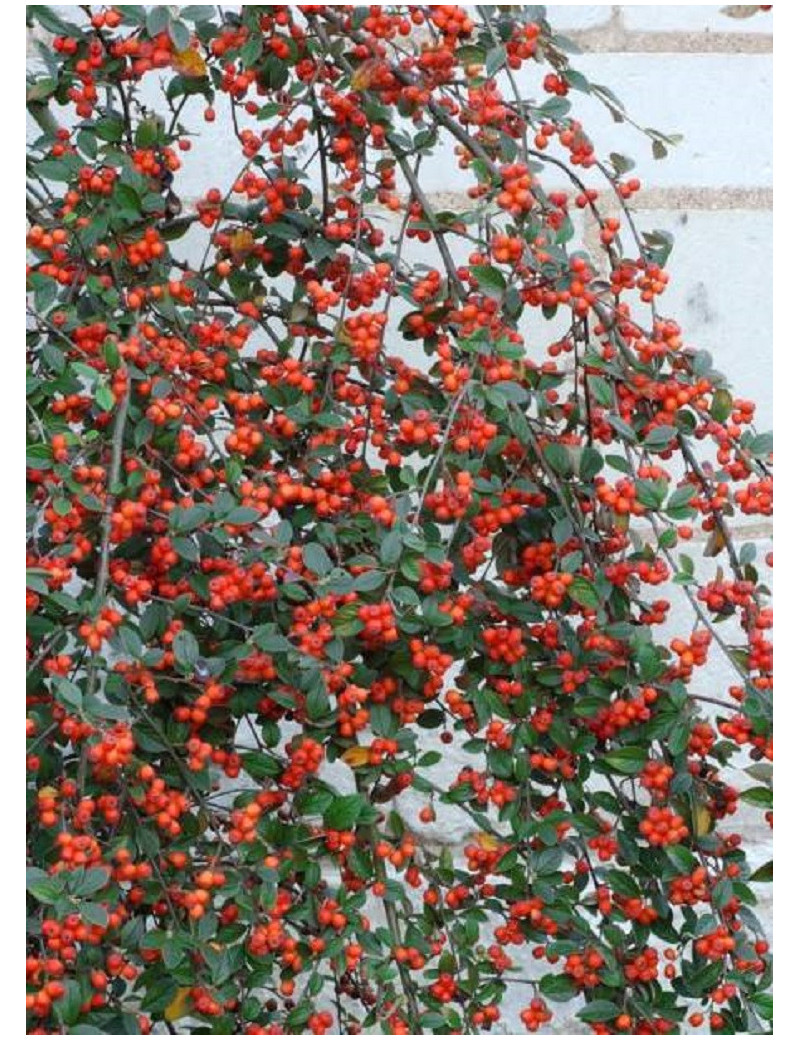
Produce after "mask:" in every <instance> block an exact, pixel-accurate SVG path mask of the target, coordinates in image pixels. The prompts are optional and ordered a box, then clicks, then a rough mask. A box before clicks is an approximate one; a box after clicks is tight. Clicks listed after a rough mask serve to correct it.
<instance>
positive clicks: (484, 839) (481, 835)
mask: <svg viewBox="0 0 800 1040" xmlns="http://www.w3.org/2000/svg"><path fill="white" fill-rule="evenodd" d="M472 837H473V838H474V839H475V841H476V843H477V844H478V845H479V846H480V848H482V849H483V851H484V852H496V851H497V849H499V848H500V842H499V840H498V839H497V838H495V836H494V835H493V834H487V832H486V831H476V832H475V833H474V834H473V835H472Z"/></svg>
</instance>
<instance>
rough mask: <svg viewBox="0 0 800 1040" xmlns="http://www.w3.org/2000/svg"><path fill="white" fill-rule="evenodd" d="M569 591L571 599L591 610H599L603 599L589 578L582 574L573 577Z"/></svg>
mask: <svg viewBox="0 0 800 1040" xmlns="http://www.w3.org/2000/svg"><path fill="white" fill-rule="evenodd" d="M568 592H569V597H570V599H572V600H574V601H575V602H576V603H579V604H580V605H581V606H582V607H587V608H588V609H589V610H597V609H598V608H599V607H600V603H601V600H600V597H599V595H598V594H597V590H596V589H595V587H594V585H592V583H591V582H590V581H589V579H588V578H584V577H583V576H582V575H577V576H576V577H574V578H573V579H572V584H571V585H570V586H569V589H568Z"/></svg>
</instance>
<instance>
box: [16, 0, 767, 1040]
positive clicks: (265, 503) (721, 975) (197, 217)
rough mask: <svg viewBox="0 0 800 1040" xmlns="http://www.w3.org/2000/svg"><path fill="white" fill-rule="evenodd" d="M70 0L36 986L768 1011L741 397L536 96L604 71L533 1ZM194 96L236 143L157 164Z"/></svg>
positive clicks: (42, 255) (417, 1014)
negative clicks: (704, 570) (710, 564)
mask: <svg viewBox="0 0 800 1040" xmlns="http://www.w3.org/2000/svg"><path fill="white" fill-rule="evenodd" d="M60 10H61V11H62V12H64V11H65V9H64V8H62V9H60ZM66 10H67V14H62V15H58V14H56V13H54V12H53V11H52V10H50V9H49V8H47V7H36V6H34V7H29V8H28V12H29V19H30V20H31V22H32V23H33V24H34V26H35V27H37V31H38V32H39V35H40V38H41V39H46V40H47V42H46V43H42V44H40V51H41V67H40V70H39V71H37V72H36V73H35V74H33V76H32V79H31V81H30V83H29V90H28V103H29V110H30V113H31V115H32V116H33V117H34V118H35V120H36V123H38V128H37V129H35V132H34V133H33V140H32V143H31V145H30V148H29V155H28V174H29V179H28V184H29V191H28V211H29V217H30V229H29V235H28V246H29V259H30V263H29V268H28V285H29V290H30V296H29V301H30V302H29V310H28V314H29V334H28V365H29V367H28V416H29V425H28V435H29V448H28V459H27V464H28V479H29V484H28V489H29V490H28V503H29V505H28V513H29V529H28V541H27V563H28V566H29V572H28V573H29V578H28V602H27V607H28V623H29V636H28V646H27V656H28V710H27V738H28V742H27V768H28V821H29V837H28V862H29V870H28V899H29V928H28V948H27V962H26V970H27V979H28V995H27V1009H28V1016H29V1032H32V1033H50V1034H52V1033H64V1032H67V1033H108V1034H120V1033H122V1034H124V1033H148V1032H150V1031H151V1030H153V1031H155V1032H161V1033H163V1032H165V1026H164V1023H165V1022H167V1023H169V1026H168V1029H169V1031H170V1032H181V1033H193V1034H198V1035H199V1034H203V1033H218V1034H234V1035H235V1034H270V1033H309V1032H310V1033H324V1032H339V1033H358V1032H361V1031H365V1032H366V1031H378V1032H380V1031H383V1032H390V1033H404V1032H412V1033H420V1032H429V1033H431V1032H433V1033H464V1032H478V1031H480V1030H486V1029H491V1028H495V1029H497V1028H499V1027H498V1025H497V1023H498V1022H499V1020H500V1014H501V1012H500V1008H501V1007H502V1006H503V1001H504V993H505V992H506V990H507V988H511V987H514V988H515V989H517V988H518V987H522V992H523V993H524V994H525V998H524V1006H525V1010H524V1011H523V1012H522V1015H521V1019H522V1021H521V1022H520V1021H517V1020H513V1021H507V1022H506V1023H505V1026H506V1028H509V1029H511V1030H513V1029H515V1028H519V1027H520V1026H524V1027H525V1028H526V1029H528V1030H530V1031H535V1030H536V1029H537V1028H538V1027H539V1026H540V1025H542V1024H546V1023H548V1022H550V1020H551V1018H552V1015H553V1007H554V1004H555V1003H556V1002H559V1001H565V1000H569V999H571V998H573V997H579V998H580V1002H579V1007H580V1008H581V1010H580V1011H579V1017H580V1018H582V1019H583V1020H584V1021H585V1022H587V1023H590V1024H591V1028H592V1029H593V1031H594V1032H596V1033H623V1034H625V1033H639V1034H641V1033H651V1034H654V1033H677V1032H681V1031H684V1030H686V1029H687V1027H689V1026H697V1025H705V1026H709V1025H710V1028H711V1030H712V1031H714V1032H721V1033H732V1032H736V1031H749V1032H764V1031H767V1030H768V1028H769V1027H768V1025H767V1022H768V1020H769V1018H770V1017H771V1010H770V1009H771V999H770V997H769V996H768V993H769V988H770V981H771V960H770V957H769V951H768V946H767V943H766V941H765V940H764V937H763V930H762V928H761V925H760V924H759V922H758V920H757V918H756V917H755V915H754V913H753V911H752V909H751V907H752V905H753V904H754V902H755V895H754V888H753V882H760V881H764V880H765V879H766V878H767V877H768V875H769V872H770V870H771V868H770V867H769V866H765V865H763V864H762V863H760V862H751V860H750V859H749V858H748V857H747V850H746V849H745V848H743V847H742V842H741V839H740V838H739V837H738V836H737V834H736V833H735V831H736V819H735V814H736V811H737V806H738V804H739V801H740V799H741V798H744V799H746V800H747V801H749V802H752V803H755V804H756V805H758V806H763V807H765V808H769V806H770V805H771V791H770V784H769V780H770V767H769V766H768V764H767V763H768V761H769V760H771V757H772V752H771V724H770V719H771V690H772V681H771V644H770V642H769V634H770V628H771V611H770V608H769V606H768V593H767V592H766V590H765V588H764V587H763V586H762V577H761V573H762V568H763V567H764V566H770V565H771V558H770V556H769V555H767V557H766V558H761V555H759V554H757V553H756V551H755V549H754V547H753V546H752V545H745V546H743V547H742V548H738V547H737V546H736V545H735V544H734V541H733V539H732V537H731V534H730V521H731V520H732V519H735V518H736V517H739V516H741V515H744V516H746V517H757V518H758V517H765V516H769V515H770V513H771V490H772V482H771V477H770V475H769V455H770V451H771V446H770V445H771V442H770V438H769V437H768V435H766V434H764V433H757V432H756V431H755V429H754V428H753V425H752V420H753V412H754V406H753V403H752V402H750V401H747V400H744V399H742V398H739V397H737V396H735V392H734V391H732V390H731V389H729V388H728V386H727V383H726V381H725V379H724V377H723V376H722V375H721V374H720V373H719V372H718V371H717V370H716V369H714V367H713V365H712V360H711V356H710V355H709V353H707V351H706V350H704V349H699V347H700V346H701V345H699V344H697V345H693V344H689V343H685V342H683V340H682V337H681V330H680V326H679V324H678V323H677V322H676V321H675V320H674V319H673V318H671V317H668V316H667V313H664V312H662V302H661V300H662V292H663V290H664V289H665V286H666V284H667V281H668V276H667V274H666V273H665V270H664V264H665V261H666V258H667V255H668V253H669V245H670V243H669V239H668V236H666V235H665V234H663V233H659V232H652V231H639V230H637V227H636V224H635V219H634V215H633V213H632V210H631V208H630V207H631V206H632V205H633V204H635V199H636V192H637V191H638V190H639V186H640V185H639V181H638V180H637V179H636V178H635V177H632V176H630V172H629V171H630V167H631V165H632V164H631V163H630V161H629V160H627V159H625V158H624V157H623V156H620V155H612V156H611V158H610V160H606V159H604V158H603V157H601V156H599V155H597V154H596V153H595V151H594V149H593V147H592V141H591V128H590V127H588V126H583V125H581V124H580V123H579V122H577V121H576V120H575V119H574V118H573V117H572V115H571V114H570V113H571V98H572V96H573V95H574V94H575V93H576V92H579V93H582V94H589V95H594V96H595V97H596V98H598V99H599V100H600V101H602V102H603V105H604V106H605V107H606V108H608V109H610V110H611V112H612V113H614V116H615V118H616V119H617V120H620V119H623V118H627V117H626V116H625V114H624V110H623V108H622V104H621V103H620V102H619V101H618V100H617V99H616V97H615V95H614V94H613V93H612V92H611V91H610V90H608V89H607V88H604V87H599V86H596V85H593V84H591V83H589V82H588V81H587V80H586V78H585V77H584V76H583V75H582V74H581V73H580V72H579V71H577V70H576V69H574V68H573V67H572V65H571V64H570V62H569V60H568V58H567V56H566V55H567V53H568V52H569V50H570V48H569V45H568V41H566V40H563V39H560V38H558V37H556V36H554V35H553V33H552V31H551V29H550V27H549V25H548V23H547V21H546V18H545V12H544V10H543V9H542V8H539V7H523V8H511V7H497V8H493V7H491V6H483V7H482V8H480V9H479V10H478V11H477V12H475V13H472V14H470V13H468V12H467V11H466V10H465V9H462V8H458V7H455V6H441V5H439V6H431V7H416V6H384V7H378V6H373V7H361V8H351V7H348V6H342V5H336V6H333V5H330V6H326V5H297V6H282V5H277V6H270V7H266V6H264V7H261V6H246V7H243V8H241V10H240V11H238V12H236V11H224V12H222V11H221V9H218V8H215V7H211V6H207V7H206V6H190V7H151V8H144V7H136V6H124V7H94V8H89V7H85V8H78V7H74V8H71V9H66ZM65 17H66V18H70V17H71V18H72V19H73V20H72V21H64V20H63V19H64V18H65ZM159 88H160V91H161V93H160V100H159V103H158V105H157V106H156V107H154V103H153V100H152V98H153V96H154V91H155V92H158V89H159ZM145 89H146V90H147V91H149V93H148V94H147V96H146V97H145V96H144V95H143V90H145ZM709 89H714V88H713V84H709ZM597 107H598V118H601V119H607V118H608V116H607V113H606V112H605V111H604V109H603V107H602V106H600V105H598V106H597ZM215 119H218V120H220V121H221V120H223V119H224V120H225V121H226V124H227V125H229V126H230V127H231V132H230V139H229V141H228V142H227V143H226V145H225V146H224V147H225V148H226V149H227V150H236V151H239V152H241V170H240V172H239V174H238V176H237V177H236V179H235V180H234V181H233V182H232V183H209V184H207V185H206V186H205V191H204V194H203V195H202V197H200V198H197V197H184V198H181V197H180V196H179V194H178V191H179V185H180V183H181V175H182V171H183V169H184V168H190V167H191V164H192V160H193V151H194V150H195V145H196V139H197V138H199V139H200V140H201V141H202V138H203V134H204V133H205V132H206V125H205V124H207V123H211V122H213V121H214V120H215ZM204 121H205V122H204ZM645 133H646V134H647V135H648V136H649V137H650V138H651V144H652V147H653V149H654V150H655V152H656V155H662V154H664V152H665V151H666V145H667V144H669V143H670V139H668V138H665V137H664V136H663V135H661V134H658V133H656V132H655V131H650V130H648V131H645ZM215 140H217V138H215ZM643 140H645V139H644V138H643ZM215 147H219V146H215ZM226 154H227V153H226ZM437 163H438V164H441V163H452V164H453V167H454V168H455V166H458V167H460V169H461V170H462V171H466V174H462V176H464V175H467V176H468V177H469V183H470V184H471V187H470V188H469V202H468V203H467V202H463V203H459V202H458V201H457V200H456V202H455V203H454V202H453V201H452V200H448V203H447V205H448V207H451V206H453V205H456V206H459V210H458V211H453V210H452V209H451V208H448V209H447V210H446V211H445V210H444V208H443V205H442V204H440V202H439V201H437V198H436V197H435V196H434V197H432V196H431V195H430V193H429V192H427V191H426V174H427V172H428V171H429V170H430V169H431V168H432V165H433V164H437ZM184 172H185V171H184ZM439 183H441V178H440V179H439ZM601 191H602V192H604V193H605V194H604V195H600V194H598V193H599V192H601ZM614 196H616V198H614ZM609 197H610V198H611V203H609ZM601 206H602V207H603V208H602V209H601V208H600V207H601ZM585 214H588V215H589V218H590V220H589V222H590V224H591V226H592V228H593V232H592V235H593V236H594V237H595V238H596V240H597V241H596V246H597V248H594V249H591V250H590V249H587V247H586V246H584V245H583V244H582V236H581V235H579V234H578V233H577V232H576V225H578V226H580V224H581V222H582V219H583V215H585ZM421 245H422V246H423V247H424V248H422V249H421V248H420V246H421ZM409 253H413V254H414V257H415V258H416V260H415V261H414V262H412V261H410V260H409V258H408V254H409ZM717 276H718V277H724V272H718V273H717ZM545 319H549V320H550V324H548V322H547V321H546V320H545ZM711 346H713V344H711ZM756 346H757V345H754V349H755V348H756ZM761 349H767V345H766V344H763V345H761ZM703 533H705V536H706V537H707V545H706V548H705V552H706V555H713V556H716V558H717V560H716V562H718V563H719V570H718V573H717V576H716V577H715V578H714V580H713V581H710V582H707V583H704V582H701V581H699V580H698V579H697V578H696V577H695V575H694V570H693V565H692V561H691V559H690V557H689V556H687V555H685V554H683V553H681V550H680V544H681V541H682V540H685V539H689V538H691V537H692V536H693V535H694V536H698V535H701V534H703ZM669 586H677V587H678V588H677V592H678V593H679V594H680V595H683V594H685V595H686V596H687V597H688V599H689V601H690V603H691V607H692V609H693V614H692V615H691V616H692V617H693V619H694V621H693V622H692V623H691V624H689V625H688V627H687V628H686V630H685V631H681V632H680V634H679V635H677V636H671V635H669V634H665V633H668V632H669V625H670V617H671V607H670V602H671V601H670V599H669V596H668V594H667V592H666V590H667V588H668V587H669ZM672 613H674V611H673V612H672ZM722 619H729V623H728V624H727V625H725V626H723V627H720V626H719V625H718V624H717V622H719V621H721V620H722ZM712 652H713V653H712ZM714 654H716V655H717V656H718V657H720V656H721V655H724V656H725V657H726V658H727V663H728V666H729V668H730V669H731V671H732V674H734V675H735V676H736V679H735V683H734V684H732V685H730V686H727V685H725V686H723V688H721V689H718V690H717V691H716V693H715V695H714V696H709V695H708V693H707V692H706V693H700V692H698V684H697V676H698V673H699V672H700V671H701V670H702V669H703V667H704V666H705V665H706V663H707V662H708V661H709V658H710V655H711V656H713V655H714ZM455 747H458V748H460V750H459V755H460V756H461V757H460V758H459V759H458V760H452V759H451V761H450V762H449V761H448V759H449V755H450V756H452V751H453V749H454V748H455ZM435 748H438V750H435ZM743 753H744V754H745V756H746V755H747V754H748V753H749V757H750V759H752V760H753V764H752V766H751V767H750V772H751V774H752V777H753V779H752V783H751V785H750V787H749V789H747V790H745V791H742V792H740V791H737V790H735V789H734V788H733V787H732V786H730V784H729V783H728V782H727V780H726V778H725V776H726V774H725V773H724V772H723V767H724V766H725V765H726V763H728V762H729V761H730V760H731V759H732V758H733V757H734V755H738V756H739V758H741V755H742V754H743ZM464 758H466V760H467V761H469V763H470V764H469V765H468V766H463V767H462V765H461V764H460V763H461V761H462V760H464ZM327 763H338V766H337V767H336V768H335V769H333V770H328V771H326V764H327ZM449 765H452V768H450V769H449V771H448V766H449ZM442 776H446V777H447V779H446V780H445V781H442V779H441V778H442ZM342 777H346V778H347V782H344V781H343V780H342ZM409 787H411V788H413V789H414V790H415V791H416V792H419V793H421V795H422V796H424V798H425V803H424V807H423V808H422V810H421V811H420V812H419V818H418V819H414V818H413V817H412V818H410V819H409V818H406V819H405V820H404V819H403V818H402V817H401V816H400V815H399V813H398V811H397V803H396V799H397V796H398V795H400V793H401V792H403V790H404V789H406V788H409ZM401 801H402V800H401ZM454 805H455V806H460V808H461V810H462V811H463V812H464V813H466V814H468V816H469V817H470V818H471V821H472V825H473V839H471V840H470V842H469V844H468V845H467V847H466V848H465V849H464V850H463V855H462V854H460V853H459V852H457V851H456V853H453V852H452V851H451V850H449V849H445V850H444V851H437V845H436V838H437V824H436V818H437V812H439V813H442V812H443V811H444V810H443V806H447V807H449V811H451V812H452V811H454V810H453V809H452V806H454ZM767 815H768V816H769V817H770V818H771V813H768V814H767ZM731 817H734V818H733V819H732V818H731ZM426 834H430V840H429V841H427V842H426V840H425V837H424V836H425V835H426ZM754 871H757V873H754ZM534 962H541V963H540V964H538V965H536V966H535V967H534V968H532V965H533V963H534ZM518 998H519V990H518V989H517V999H518Z"/></svg>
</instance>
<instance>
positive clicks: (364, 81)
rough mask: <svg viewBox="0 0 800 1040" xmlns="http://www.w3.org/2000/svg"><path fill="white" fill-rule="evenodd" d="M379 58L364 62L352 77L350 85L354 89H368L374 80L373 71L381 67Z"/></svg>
mask: <svg viewBox="0 0 800 1040" xmlns="http://www.w3.org/2000/svg"><path fill="white" fill-rule="evenodd" d="M380 64H381V63H380V61H378V59H377V58H371V59H370V60H369V61H364V62H362V63H361V64H360V65H359V66H358V68H357V69H356V70H355V72H354V73H353V75H352V76H351V77H350V86H351V87H352V88H353V90H366V89H367V88H368V87H369V85H370V83H371V82H372V76H373V73H374V72H375V71H376V69H378V68H379V67H380Z"/></svg>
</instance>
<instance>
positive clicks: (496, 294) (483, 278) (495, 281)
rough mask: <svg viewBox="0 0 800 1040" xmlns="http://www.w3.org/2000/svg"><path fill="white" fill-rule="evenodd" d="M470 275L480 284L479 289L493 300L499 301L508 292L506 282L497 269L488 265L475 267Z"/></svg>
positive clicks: (470, 271)
mask: <svg viewBox="0 0 800 1040" xmlns="http://www.w3.org/2000/svg"><path fill="white" fill-rule="evenodd" d="M469 273H470V274H471V275H472V277H473V278H474V279H475V281H476V282H477V284H478V288H479V289H480V290H481V291H482V292H484V293H485V294H486V295H487V296H490V297H492V299H495V300H499V299H500V298H501V297H502V295H503V293H504V292H505V291H506V280H505V278H504V277H503V275H502V273H501V272H500V271H498V269H497V268H496V267H490V266H489V265H488V264H478V265H473V266H472V267H470V269H469Z"/></svg>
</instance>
